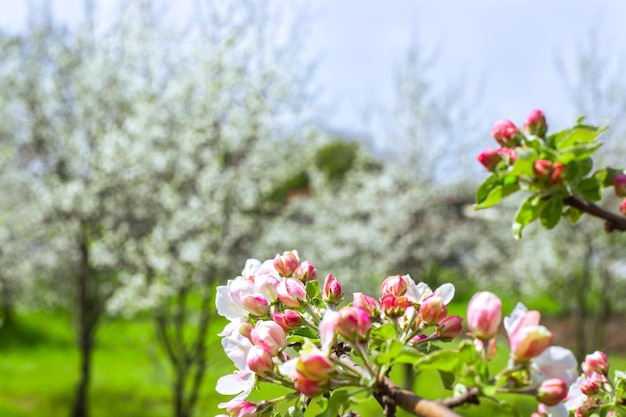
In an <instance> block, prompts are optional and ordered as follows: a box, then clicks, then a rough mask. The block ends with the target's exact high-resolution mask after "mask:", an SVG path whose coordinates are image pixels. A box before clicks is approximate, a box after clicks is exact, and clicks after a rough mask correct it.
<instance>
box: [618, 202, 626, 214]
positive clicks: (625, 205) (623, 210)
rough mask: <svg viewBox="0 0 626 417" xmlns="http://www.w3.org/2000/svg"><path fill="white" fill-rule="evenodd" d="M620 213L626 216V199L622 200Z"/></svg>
mask: <svg viewBox="0 0 626 417" xmlns="http://www.w3.org/2000/svg"><path fill="white" fill-rule="evenodd" d="M619 211H620V212H621V213H622V214H623V215H624V216H626V199H624V200H622V204H620V206H619Z"/></svg>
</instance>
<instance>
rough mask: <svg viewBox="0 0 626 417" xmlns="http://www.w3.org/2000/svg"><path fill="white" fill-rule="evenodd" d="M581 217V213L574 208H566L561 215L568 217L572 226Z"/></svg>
mask: <svg viewBox="0 0 626 417" xmlns="http://www.w3.org/2000/svg"><path fill="white" fill-rule="evenodd" d="M582 215H583V212H582V211H580V210H578V209H577V208H574V207H567V208H566V209H565V212H564V213H563V216H566V217H568V218H569V220H570V222H571V223H572V224H576V223H577V222H578V220H580V218H581V217H582Z"/></svg>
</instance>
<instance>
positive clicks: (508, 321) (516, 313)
mask: <svg viewBox="0 0 626 417" xmlns="http://www.w3.org/2000/svg"><path fill="white" fill-rule="evenodd" d="M527 311H528V308H526V306H525V305H524V304H522V303H517V305H516V306H515V308H514V309H513V311H511V315H510V316H508V317H505V318H504V328H505V329H506V334H507V335H508V336H509V337H510V336H511V332H512V331H513V329H515V327H516V326H517V323H518V322H519V321H520V320H521V319H522V317H524V314H526V312H527Z"/></svg>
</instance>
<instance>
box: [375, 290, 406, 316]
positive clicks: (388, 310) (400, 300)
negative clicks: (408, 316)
mask: <svg viewBox="0 0 626 417" xmlns="http://www.w3.org/2000/svg"><path fill="white" fill-rule="evenodd" d="M411 305H412V304H411V301H409V299H408V298H407V297H405V296H404V295H400V296H397V295H394V294H393V293H390V292H388V293H386V294H383V296H382V298H381V299H380V308H381V309H382V311H383V313H385V315H386V316H387V317H400V316H402V315H403V314H404V312H405V311H406V309H407V308H409V307H410V306H411Z"/></svg>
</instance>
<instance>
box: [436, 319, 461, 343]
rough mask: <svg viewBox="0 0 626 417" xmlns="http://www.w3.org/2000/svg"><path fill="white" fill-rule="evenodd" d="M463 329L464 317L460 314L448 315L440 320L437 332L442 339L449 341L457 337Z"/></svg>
mask: <svg viewBox="0 0 626 417" xmlns="http://www.w3.org/2000/svg"><path fill="white" fill-rule="evenodd" d="M462 330H463V318H461V317H460V316H448V317H445V318H444V319H442V320H441V321H440V322H439V325H438V326H437V329H435V332H436V333H437V336H439V339H440V340H441V341H443V342H449V341H451V340H452V339H454V338H455V337H457V336H458V335H459V334H460V333H461V331H462Z"/></svg>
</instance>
